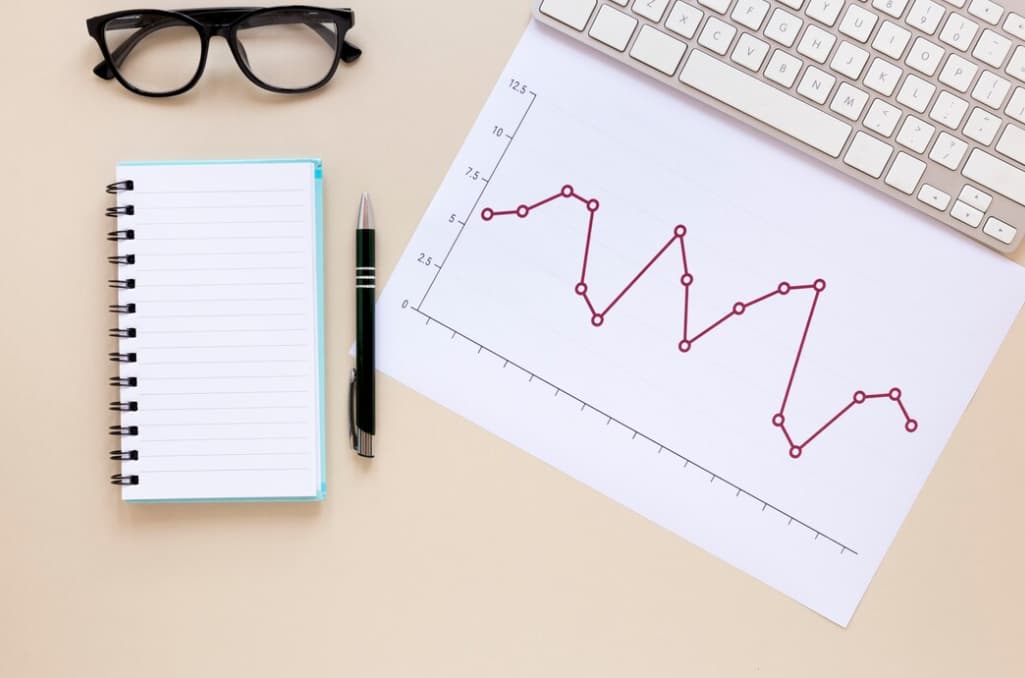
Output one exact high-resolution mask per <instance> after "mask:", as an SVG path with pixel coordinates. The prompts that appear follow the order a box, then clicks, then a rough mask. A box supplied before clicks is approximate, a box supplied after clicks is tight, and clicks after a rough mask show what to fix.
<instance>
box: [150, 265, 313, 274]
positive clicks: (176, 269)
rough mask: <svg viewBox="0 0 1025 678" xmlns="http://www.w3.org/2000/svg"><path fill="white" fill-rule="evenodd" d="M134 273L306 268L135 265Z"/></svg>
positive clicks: (294, 267) (292, 268)
mask: <svg viewBox="0 0 1025 678" xmlns="http://www.w3.org/2000/svg"><path fill="white" fill-rule="evenodd" d="M133 266H134V268H133V269H132V273H180V272H186V271H187V272H192V271H218V272H219V271H302V270H305V268H306V267H305V266H188V267H186V266H182V267H177V266H160V267H157V268H147V267H143V266H139V265H137V264H133Z"/></svg>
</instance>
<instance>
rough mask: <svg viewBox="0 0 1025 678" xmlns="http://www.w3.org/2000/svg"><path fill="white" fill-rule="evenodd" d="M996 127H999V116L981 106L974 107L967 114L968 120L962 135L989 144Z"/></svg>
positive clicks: (994, 134) (985, 144)
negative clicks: (969, 113)
mask: <svg viewBox="0 0 1025 678" xmlns="http://www.w3.org/2000/svg"><path fill="white" fill-rule="evenodd" d="M998 129H1000V118H998V117H996V116H995V115H993V114H992V113H987V112H986V111H984V110H982V109H981V108H975V109H973V110H972V114H971V115H970V116H968V122H967V123H965V126H964V135H965V136H966V137H968V138H969V139H974V140H975V141H978V142H979V143H980V144H982V145H983V146H989V145H990V144H991V143H993V138H994V137H995V136H996V135H997V130H998Z"/></svg>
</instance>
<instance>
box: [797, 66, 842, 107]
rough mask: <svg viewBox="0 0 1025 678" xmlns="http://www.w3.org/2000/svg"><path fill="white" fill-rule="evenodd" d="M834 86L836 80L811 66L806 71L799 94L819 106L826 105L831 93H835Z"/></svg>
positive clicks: (798, 89)
mask: <svg viewBox="0 0 1025 678" xmlns="http://www.w3.org/2000/svg"><path fill="white" fill-rule="evenodd" d="M834 84H836V78H834V77H833V76H831V75H830V74H829V73H826V72H825V71H820V70H819V69H817V68H815V67H814V66H809V67H808V68H807V70H805V71H804V77H803V78H801V84H800V85H798V86H797V93H798V94H800V95H801V96H803V97H805V98H807V99H811V100H812V101H814V102H815V103H817V104H824V103H826V99H828V98H829V93H830V92H831V91H833V85H834Z"/></svg>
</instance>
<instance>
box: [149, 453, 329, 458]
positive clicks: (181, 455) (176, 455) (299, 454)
mask: <svg viewBox="0 0 1025 678" xmlns="http://www.w3.org/2000/svg"><path fill="white" fill-rule="evenodd" d="M306 456H309V452H192V453H189V452H170V453H166V454H165V453H160V452H158V453H156V454H153V453H146V455H145V458H146V459H173V458H176V457H203V458H207V457H306Z"/></svg>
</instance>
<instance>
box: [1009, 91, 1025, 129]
mask: <svg viewBox="0 0 1025 678" xmlns="http://www.w3.org/2000/svg"><path fill="white" fill-rule="evenodd" d="M1007 115H1009V116H1011V117H1012V118H1014V119H1015V120H1017V121H1018V122H1025V87H1019V88H1018V89H1016V90H1014V96H1012V97H1011V100H1010V101H1009V102H1008V104H1007Z"/></svg>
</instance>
